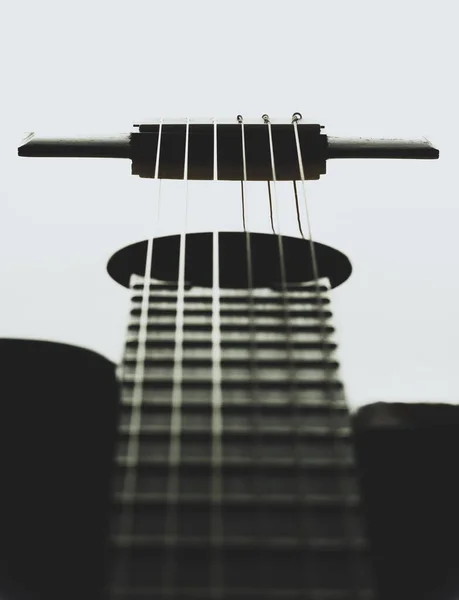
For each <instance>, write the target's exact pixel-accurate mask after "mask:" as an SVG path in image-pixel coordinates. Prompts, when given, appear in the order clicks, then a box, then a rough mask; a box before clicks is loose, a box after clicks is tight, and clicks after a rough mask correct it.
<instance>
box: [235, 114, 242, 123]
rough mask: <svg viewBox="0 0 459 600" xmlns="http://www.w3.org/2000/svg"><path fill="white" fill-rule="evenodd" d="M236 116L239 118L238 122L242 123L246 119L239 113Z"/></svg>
mask: <svg viewBox="0 0 459 600" xmlns="http://www.w3.org/2000/svg"><path fill="white" fill-rule="evenodd" d="M236 118H237V122H238V123H242V121H243V120H244V119H243V118H242V115H238V116H237V117H236Z"/></svg>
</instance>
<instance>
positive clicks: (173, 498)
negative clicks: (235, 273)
mask: <svg viewBox="0 0 459 600" xmlns="http://www.w3.org/2000/svg"><path fill="white" fill-rule="evenodd" d="M189 135H190V120H189V119H188V118H187V119H186V130H185V158H184V166H183V180H184V187H185V190H184V191H185V208H184V218H183V226H182V230H181V232H180V247H179V268H178V281H177V305H176V322H175V335H174V367H173V372H172V398H171V424H170V442H169V456H168V480H167V496H166V501H167V507H166V509H167V512H166V524H165V540H164V541H165V548H166V561H165V568H164V571H163V573H162V588H163V596H164V597H166V595H167V591H168V590H169V589H172V588H173V587H174V579H175V573H176V566H177V556H176V552H175V549H176V544H177V520H178V515H177V502H178V497H179V466H180V446H181V444H180V441H181V440H180V435H181V427H182V414H181V408H182V396H183V390H182V385H183V337H184V317H185V257H186V230H187V223H188V191H189V190H188V188H189V185H188V150H189ZM152 568H155V565H152Z"/></svg>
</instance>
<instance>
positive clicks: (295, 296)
mask: <svg viewBox="0 0 459 600" xmlns="http://www.w3.org/2000/svg"><path fill="white" fill-rule="evenodd" d="M193 289H194V288H193ZM193 289H192V290H191V291H190V292H188V293H185V303H186V304H188V305H190V304H191V305H196V304H201V305H202V306H211V304H212V297H211V296H208V295H205V294H203V293H200V294H199V295H198V294H197V293H192V292H193ZM251 299H252V300H253V303H254V304H256V305H257V306H258V305H263V304H266V305H268V306H270V307H272V306H276V305H277V306H284V304H287V306H290V305H291V306H295V305H300V304H301V305H308V304H311V305H318V304H323V305H327V304H330V298H328V297H327V296H326V295H321V296H320V298H319V297H318V296H317V295H316V294H314V293H311V292H302V291H301V292H287V293H286V294H285V296H284V295H283V294H278V293H275V292H274V291H271V290H270V293H269V294H266V295H262V294H260V292H259V290H253V294H252V296H249V295H248V293H247V292H246V291H241V293H240V294H231V295H230V294H228V290H226V289H225V290H224V291H222V295H221V296H220V305H221V306H222V307H225V305H228V307H230V306H234V305H236V306H240V307H242V306H247V305H250V302H251ZM148 300H149V304H151V305H157V304H160V303H162V304H163V305H165V306H170V305H171V303H173V304H176V303H177V294H176V293H175V292H174V293H171V292H169V291H165V290H155V292H154V294H149V297H148ZM132 302H133V303H134V304H135V303H141V302H142V296H137V295H134V296H133V297H132Z"/></svg>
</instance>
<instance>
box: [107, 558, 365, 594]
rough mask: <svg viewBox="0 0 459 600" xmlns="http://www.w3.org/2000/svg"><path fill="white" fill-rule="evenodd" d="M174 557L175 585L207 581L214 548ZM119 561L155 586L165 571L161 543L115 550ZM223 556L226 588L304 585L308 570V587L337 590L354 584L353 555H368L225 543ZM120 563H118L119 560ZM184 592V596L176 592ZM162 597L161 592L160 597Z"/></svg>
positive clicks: (134, 578)
mask: <svg viewBox="0 0 459 600" xmlns="http://www.w3.org/2000/svg"><path fill="white" fill-rule="evenodd" d="M174 550H175V551H174V558H175V560H176V564H177V569H176V571H175V575H176V577H175V580H174V583H175V588H176V590H181V589H182V588H184V587H188V586H190V587H193V586H196V587H197V586H205V585H209V580H210V577H209V576H210V564H211V557H212V554H213V549H212V548H211V547H210V546H206V547H200V548H197V547H183V546H179V547H175V548H174ZM113 554H114V558H115V560H118V563H122V562H123V560H126V559H127V558H130V559H131V560H130V565H131V569H130V578H131V582H132V584H133V585H139V586H157V585H161V582H162V577H161V575H162V571H163V568H164V564H165V558H166V556H167V555H166V553H165V552H164V550H163V549H162V548H159V547H158V548H149V549H148V550H147V549H145V548H136V547H134V548H130V549H129V550H128V551H123V550H120V549H117V550H116V551H115V552H114V553H113ZM221 554H222V558H223V561H224V564H225V569H224V576H223V581H222V583H223V588H226V589H227V590H228V591H230V590H233V591H234V590H235V589H239V588H241V587H249V586H250V587H253V586H257V585H258V586H260V587H262V589H264V588H268V587H273V589H275V590H276V589H277V591H279V590H281V589H284V588H287V589H289V588H290V589H295V588H296V589H297V588H300V589H304V579H303V578H304V569H305V568H306V569H307V575H308V578H307V579H308V587H310V588H320V587H323V588H326V589H327V588H328V589H330V588H331V589H335V590H343V589H348V590H349V589H352V588H353V574H352V573H351V572H350V570H349V559H352V558H357V557H358V558H359V560H361V559H362V558H363V556H364V552H362V550H361V549H360V550H355V549H353V548H352V547H351V548H348V549H347V551H346V552H343V551H341V550H330V549H316V550H315V551H314V552H312V551H310V550H309V549H303V548H301V547H300V548H296V549H292V548H273V547H266V546H264V547H261V548H257V552H256V554H255V553H254V550H253V549H252V548H251V547H242V548H241V547H228V546H226V547H223V548H221ZM115 565H116V563H115ZM258 565H260V566H262V569H263V570H262V573H263V577H262V578H260V574H259V571H258V569H257V566H258ZM359 571H360V572H359V575H360V577H359V578H358V587H360V588H362V589H368V587H369V586H370V585H371V582H370V581H368V579H369V576H368V575H367V571H366V569H360V570H359ZM117 574H118V580H117V581H116V583H117V584H118V585H120V584H121V585H122V584H123V583H125V582H124V581H123V578H122V577H120V576H119V575H121V574H122V570H121V569H119V570H115V576H116V575H117ZM178 597H180V595H178ZM159 598H161V596H159Z"/></svg>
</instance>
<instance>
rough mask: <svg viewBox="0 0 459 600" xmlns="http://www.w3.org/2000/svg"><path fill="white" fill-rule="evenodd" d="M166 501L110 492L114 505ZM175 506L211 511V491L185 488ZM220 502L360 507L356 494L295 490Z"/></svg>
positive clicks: (161, 496)
mask: <svg viewBox="0 0 459 600" xmlns="http://www.w3.org/2000/svg"><path fill="white" fill-rule="evenodd" d="M166 503H167V496H166V494H165V493H154V492H152V493H136V494H135V495H134V496H127V495H125V494H123V493H120V492H118V493H114V494H113V504H115V505H119V506H123V505H125V506H127V505H132V506H140V505H147V506H157V505H160V506H164V505H166ZM176 504H177V506H181V505H199V506H205V507H207V508H208V510H210V506H211V501H210V494H209V493H208V491H205V492H202V491H201V492H196V493H192V492H190V491H187V492H186V493H180V495H179V497H178V498H177V499H176ZM221 505H222V506H223V507H224V506H248V507H251V506H252V507H254V508H255V509H257V510H264V509H265V508H268V507H272V506H276V507H281V506H283V507H287V508H289V509H290V508H293V507H296V506H304V507H305V508H308V509H316V508H318V509H324V508H330V507H334V508H336V509H337V510H338V511H341V510H342V509H343V508H346V509H351V510H355V511H357V514H359V511H360V510H361V508H362V502H361V499H360V496H359V494H356V493H354V494H352V493H349V494H346V496H342V497H340V496H337V495H336V494H333V493H329V494H320V493H308V494H304V495H301V494H297V493H287V492H286V493H277V494H275V493H273V494H270V495H261V494H260V495H256V494H251V493H247V492H239V493H237V492H234V493H227V494H224V495H223V497H222V499H221Z"/></svg>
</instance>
